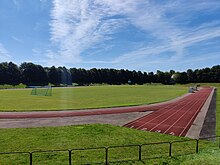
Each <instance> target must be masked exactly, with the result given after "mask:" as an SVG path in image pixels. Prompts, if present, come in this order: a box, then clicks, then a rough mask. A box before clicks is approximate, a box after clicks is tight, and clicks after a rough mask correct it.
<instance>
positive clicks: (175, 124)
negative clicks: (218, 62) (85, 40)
mask: <svg viewBox="0 0 220 165" xmlns="http://www.w3.org/2000/svg"><path fill="white" fill-rule="evenodd" d="M212 90H213V88H201V89H200V90H199V91H197V92H196V93H192V94H187V95H185V96H184V97H181V98H178V99H175V100H171V101H168V102H164V103H159V104H152V105H143V106H134V107H119V108H107V109H93V110H81V111H46V112H45V111H44V112H40V111H39V112H1V113H0V119H19V118H52V117H71V116H89V115H104V114H120V113H129V112H145V111H153V112H152V113H150V114H149V115H146V116H143V117H141V118H139V119H136V120H134V121H132V122H129V123H127V124H125V125H124V126H125V127H129V128H135V129H139V130H146V131H154V132H160V133H164V134H171V135H176V136H185V135H186V133H187V131H188V130H189V128H190V126H191V125H192V124H193V121H194V120H195V118H196V116H197V114H198V113H199V111H200V110H201V108H202V107H203V105H204V103H205V101H206V100H207V98H208V97H209V95H210V93H211V91H212Z"/></svg>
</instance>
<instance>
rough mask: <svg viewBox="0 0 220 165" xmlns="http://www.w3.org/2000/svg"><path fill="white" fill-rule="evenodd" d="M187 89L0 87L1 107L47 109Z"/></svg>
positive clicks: (142, 99)
mask: <svg viewBox="0 0 220 165" xmlns="http://www.w3.org/2000/svg"><path fill="white" fill-rule="evenodd" d="M185 93H187V87H184V86H165V85H121V86H120V85H118V86H117V85H105V86H87V87H72V88H53V89H52V96H36V95H31V89H19V90H11V89H10V90H0V97H1V99H0V111H44V110H46V111H48V110H76V109H88V108H106V107H120V106H132V105H143V104H152V103H157V102H163V101H167V100H170V99H173V98H176V97H178V96H181V95H183V94H185Z"/></svg>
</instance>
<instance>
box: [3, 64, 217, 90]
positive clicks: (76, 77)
mask: <svg viewBox="0 0 220 165" xmlns="http://www.w3.org/2000/svg"><path fill="white" fill-rule="evenodd" d="M202 82H206V83H207V82H210V83H219V82H220V65H216V66H213V67H212V68H203V69H196V70H192V69H188V70H187V71H186V72H175V71H174V70H170V71H169V72H162V71H159V70H158V71H157V72H156V73H154V72H141V71H135V70H133V71H130V70H125V69H120V70H118V69H107V68H104V69H96V68H93V69H89V70H86V69H83V68H70V69H67V68H66V67H55V66H52V67H43V66H41V65H37V64H34V63H31V62H28V63H27V62H24V63H22V64H21V65H20V66H18V65H16V64H14V63H13V62H2V63H0V84H1V85H3V84H10V85H17V84H20V83H23V84H25V85H27V86H36V85H41V86H42V85H48V84H49V83H50V84H53V85H55V86H60V85H72V83H76V84H78V85H90V84H96V83H98V84H103V83H105V84H117V85H119V84H145V83H162V84H174V83H180V84H185V83H202Z"/></svg>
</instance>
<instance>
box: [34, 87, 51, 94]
mask: <svg viewBox="0 0 220 165" xmlns="http://www.w3.org/2000/svg"><path fill="white" fill-rule="evenodd" d="M31 88H32V90H31V95H37V96H52V87H51V86H32V87H31Z"/></svg>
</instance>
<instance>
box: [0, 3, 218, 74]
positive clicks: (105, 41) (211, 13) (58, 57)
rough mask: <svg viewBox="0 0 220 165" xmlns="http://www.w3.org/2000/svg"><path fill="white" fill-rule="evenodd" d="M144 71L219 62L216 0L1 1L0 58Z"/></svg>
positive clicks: (166, 69)
mask: <svg viewBox="0 0 220 165" xmlns="http://www.w3.org/2000/svg"><path fill="white" fill-rule="evenodd" d="M6 61H7V62H9V61H12V62H14V63H16V64H17V65H20V64H21V63H22V62H33V63H35V64H40V65H42V66H48V67H50V66H53V65H54V66H57V67H58V66H66V67H67V68H73V67H76V68H85V69H90V68H114V69H129V70H140V71H146V72H151V71H153V72H155V71H157V70H161V71H169V70H171V69H172V70H175V71H186V70H187V69H200V68H205V67H212V66H214V65H219V64H220V0H0V62H6Z"/></svg>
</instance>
